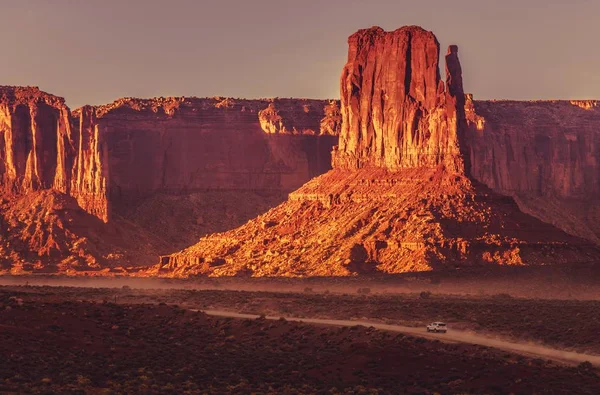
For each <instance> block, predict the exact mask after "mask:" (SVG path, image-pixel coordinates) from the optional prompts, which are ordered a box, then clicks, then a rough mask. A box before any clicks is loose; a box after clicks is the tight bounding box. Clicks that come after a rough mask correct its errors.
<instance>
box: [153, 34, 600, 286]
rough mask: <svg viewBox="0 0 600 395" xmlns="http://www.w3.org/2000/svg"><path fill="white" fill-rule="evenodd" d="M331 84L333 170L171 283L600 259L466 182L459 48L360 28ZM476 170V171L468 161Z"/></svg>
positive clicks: (174, 271)
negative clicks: (336, 114)
mask: <svg viewBox="0 0 600 395" xmlns="http://www.w3.org/2000/svg"><path fill="white" fill-rule="evenodd" d="M348 43H349V51H348V63H347V64H346V66H345V67H344V69H343V71H342V78H341V94H342V100H341V115H342V131H341V134H340V142H339V147H338V148H337V150H334V152H333V154H332V155H333V158H332V160H333V167H334V169H333V170H331V171H329V172H328V173H326V174H324V175H321V176H319V177H317V178H314V179H313V180H311V181H309V182H308V183H307V184H305V185H303V186H302V187H301V188H300V189H298V190H297V191H295V192H293V193H292V194H290V198H289V199H288V201H287V202H285V203H283V204H281V205H279V206H277V207H275V208H273V209H272V210H270V211H268V212H267V213H265V214H264V215H262V216H260V217H258V218H256V219H254V220H252V221H249V222H248V223H246V224H245V225H243V226H241V227H239V228H237V229H233V230H230V231H228V232H225V233H222V234H216V235H211V236H208V237H205V238H203V239H201V240H200V242H199V243H198V244H196V245H194V246H191V247H189V248H187V249H185V250H183V251H181V252H179V253H176V254H172V255H169V256H164V257H162V258H161V260H160V262H159V264H158V265H157V266H156V267H154V268H153V269H152V270H151V271H150V272H149V273H150V274H159V275H170V276H189V275H212V276H221V275H225V276H227V275H240V274H245V275H254V276H265V275H268V276H273V275H277V276H307V275H308V276H311V275H320V276H344V275H354V274H361V273H371V274H372V273H400V272H406V271H417V270H435V269H443V268H448V267H460V266H470V265H527V264H529V265H535V264H556V263H568V262H574V261H577V262H589V261H594V260H597V259H600V249H599V248H597V247H596V246H594V245H591V244H590V243H588V242H586V241H584V240H582V239H579V238H577V237H572V236H569V235H567V234H566V233H564V232H563V231H561V230H560V229H558V228H556V227H553V226H552V225H549V224H547V223H543V222H542V221H540V220H538V219H536V218H533V217H531V216H529V215H527V214H525V213H523V212H522V211H521V210H520V209H519V207H518V206H517V204H516V202H515V200H514V199H512V198H511V197H506V196H503V195H501V194H499V193H496V192H493V191H492V190H490V189H489V188H487V187H486V186H485V185H483V184H482V183H480V182H478V181H477V180H476V179H474V178H472V176H471V172H472V171H471V170H473V172H474V173H477V174H478V176H479V177H480V178H481V174H480V173H478V172H477V170H478V169H479V166H481V162H480V161H479V159H477V158H475V159H473V158H472V157H471V155H470V154H471V151H474V150H476V148H475V145H474V144H473V142H474V140H473V136H472V135H471V134H470V129H469V126H468V125H469V124H468V122H470V123H471V124H472V125H475V127H477V126H482V125H484V124H485V121H484V119H483V117H482V116H481V115H476V114H475V113H474V112H473V109H472V108H470V107H469V106H468V105H467V104H469V105H470V104H471V103H470V102H469V103H466V101H465V95H464V92H463V87H462V71H461V66H460V62H459V60H458V49H457V47H455V46H451V47H450V48H449V50H448V54H447V55H446V71H447V81H446V84H443V83H441V82H440V77H439V71H438V53H439V45H438V42H437V40H436V38H435V36H434V35H433V34H432V33H431V32H427V31H424V30H423V29H421V28H418V27H414V26H411V27H405V28H401V29H398V30H396V31H394V32H384V31H383V30H382V29H380V28H371V29H368V30H361V31H359V32H357V33H356V34H354V35H352V36H351V37H350V38H349V40H348ZM472 160H473V161H472Z"/></svg>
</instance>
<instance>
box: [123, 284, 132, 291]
mask: <svg viewBox="0 0 600 395" xmlns="http://www.w3.org/2000/svg"><path fill="white" fill-rule="evenodd" d="M121 289H122V290H123V291H129V290H131V287H130V286H129V285H123V286H122V287H121Z"/></svg>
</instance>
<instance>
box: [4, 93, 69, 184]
mask: <svg viewBox="0 0 600 395" xmlns="http://www.w3.org/2000/svg"><path fill="white" fill-rule="evenodd" d="M0 133H1V134H2V136H1V138H0V157H1V158H2V163H0V175H1V177H2V182H3V185H4V188H5V189H6V190H9V191H12V192H24V191H31V190H36V189H48V188H53V187H55V188H57V189H58V190H61V191H63V192H65V191H68V189H69V180H70V175H71V174H70V170H71V168H70V166H69V159H70V158H71V156H72V153H71V151H72V141H73V136H72V133H71V127H70V122H69V109H68V107H67V106H66V105H65V103H64V100H63V99H62V98H59V97H56V96H52V95H49V94H46V93H44V92H41V91H40V90H39V89H37V88H20V87H0Z"/></svg>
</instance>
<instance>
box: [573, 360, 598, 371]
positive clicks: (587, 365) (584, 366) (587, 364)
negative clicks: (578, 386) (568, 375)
mask: <svg viewBox="0 0 600 395" xmlns="http://www.w3.org/2000/svg"><path fill="white" fill-rule="evenodd" d="M593 368H594V365H592V363H591V362H590V361H585V362H582V363H580V364H579V365H577V369H579V370H592V369H593Z"/></svg>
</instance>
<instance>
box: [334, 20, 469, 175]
mask: <svg viewBox="0 0 600 395" xmlns="http://www.w3.org/2000/svg"><path fill="white" fill-rule="evenodd" d="M348 45H349V49H348V62H347V63H346V65H345V66H344V69H343V71H342V77H341V113H342V131H341V134H340V141H339V146H338V149H337V150H336V151H335V152H334V153H333V164H334V167H336V168H344V169H357V168H363V167H369V166H374V167H386V168H388V169H401V168H414V167H436V166H437V165H439V164H442V165H444V166H445V167H446V168H447V169H448V170H449V171H453V172H462V170H463V162H462V158H461V156H460V151H459V147H458V140H457V128H456V125H457V117H459V118H460V117H461V115H460V114H457V109H458V111H462V109H461V106H460V103H458V102H461V101H462V100H463V99H462V80H461V77H460V72H461V71H460V64H459V63H458V58H457V48H456V47H452V48H450V49H449V53H448V56H447V60H448V61H447V71H448V86H449V89H447V90H446V89H445V87H444V83H443V82H442V81H441V79H440V72H439V68H438V62H439V51H440V48H439V43H438V41H437V39H436V38H435V36H434V35H433V33H431V32H428V31H425V30H423V29H421V28H419V27H416V26H410V27H404V28H401V29H398V30H396V31H394V32H391V33H388V32H385V31H384V30H383V29H381V28H371V29H367V30H359V31H358V32H357V33H355V34H353V35H352V36H350V38H349V39H348ZM457 101H458V102H457ZM457 104H459V105H458V106H457Z"/></svg>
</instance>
